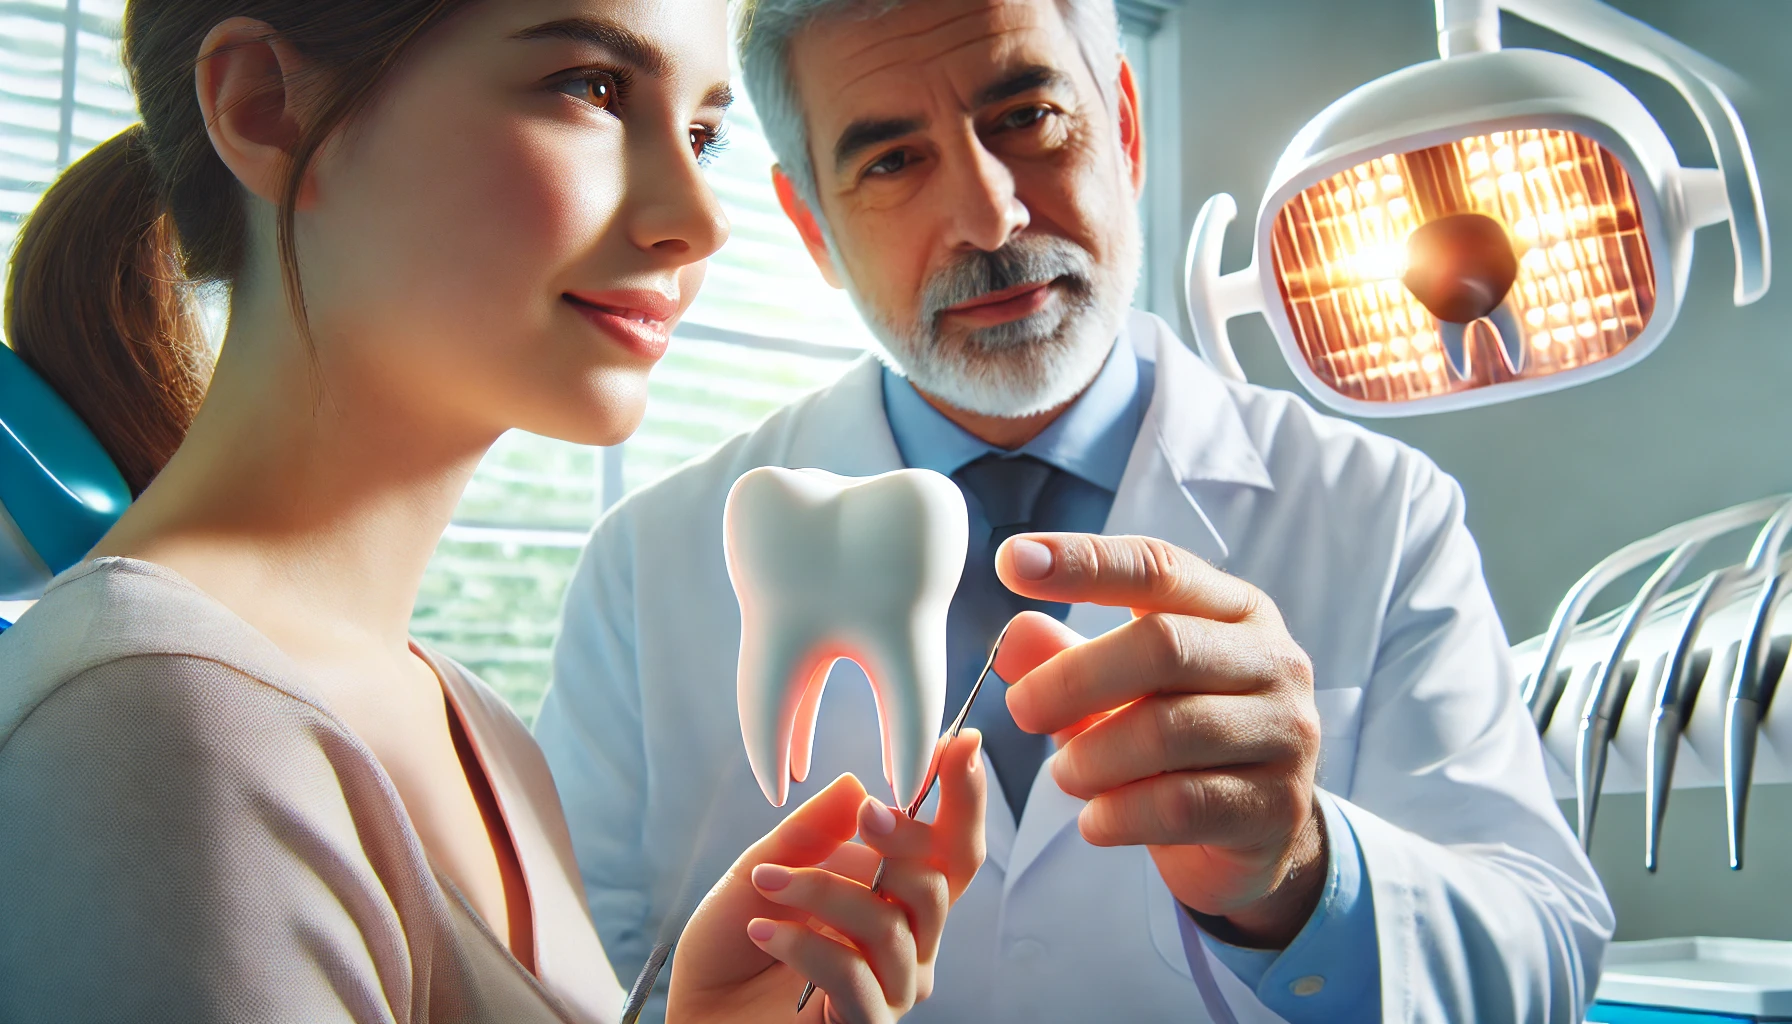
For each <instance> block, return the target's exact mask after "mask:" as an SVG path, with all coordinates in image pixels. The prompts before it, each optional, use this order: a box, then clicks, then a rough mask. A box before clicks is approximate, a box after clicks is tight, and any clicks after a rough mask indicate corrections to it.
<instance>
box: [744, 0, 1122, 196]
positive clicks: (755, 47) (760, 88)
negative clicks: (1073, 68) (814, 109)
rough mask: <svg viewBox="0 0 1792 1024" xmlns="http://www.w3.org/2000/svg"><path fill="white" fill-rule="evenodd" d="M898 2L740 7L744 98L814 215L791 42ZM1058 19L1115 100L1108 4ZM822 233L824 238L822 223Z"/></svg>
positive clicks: (1069, 4)
mask: <svg viewBox="0 0 1792 1024" xmlns="http://www.w3.org/2000/svg"><path fill="white" fill-rule="evenodd" d="M904 2H905V0H747V2H746V3H745V4H743V5H742V10H741V15H740V33H739V35H740V64H741V72H742V76H743V77H744V78H745V79H746V85H747V96H748V98H750V99H751V100H752V101H753V109H754V110H755V111H757V112H758V114H759V123H760V124H761V125H762V126H763V127H764V129H765V139H766V141H767V142H768V143H770V144H771V148H772V154H773V155H774V156H776V157H777V158H778V164H779V166H781V167H782V168H783V169H784V174H785V176H786V177H788V178H789V179H790V182H791V184H792V185H795V186H796V191H797V195H799V196H801V197H802V199H803V201H804V202H806V203H808V204H809V206H810V208H811V209H814V210H815V216H816V218H817V219H821V210H820V209H819V208H817V207H816V202H815V164H814V162H813V161H812V160H811V159H810V156H809V129H808V123H807V121H805V119H804V116H803V107H802V104H801V103H800V102H798V100H797V97H796V86H795V84H794V83H793V82H792V80H791V74H790V41H791V40H792V39H794V38H795V37H796V35H797V33H799V32H801V31H802V30H803V29H805V28H807V27H808V26H809V25H810V24H812V23H813V22H815V21H817V20H819V19H821V18H825V17H840V16H844V15H849V14H854V15H859V16H861V17H866V18H875V17H877V16H879V15H881V14H885V13H887V12H889V11H891V10H894V9H895V8H896V7H898V6H900V5H901V4H902V3H904ZM1055 2H1056V3H1057V5H1058V12H1059V14H1060V15H1062V16H1063V18H1064V23H1065V25H1066V26H1067V27H1068V28H1069V29H1070V34H1071V36H1072V37H1073V38H1074V39H1076V41H1077V46H1078V47H1079V48H1080V49H1081V50H1082V54H1083V61H1084V63H1086V64H1087V65H1088V67H1089V72H1090V74H1092V75H1093V76H1094V77H1095V84H1096V87H1097V88H1098V89H1100V90H1101V95H1102V99H1103V100H1104V101H1105V102H1107V103H1108V104H1109V105H1110V106H1112V105H1113V104H1114V103H1115V102H1116V101H1117V100H1118V93H1117V92H1116V90H1115V89H1114V83H1115V82H1116V81H1118V79H1119V77H1120V21H1119V16H1118V14H1117V13H1116V12H1115V9H1114V0H1055ZM822 229H823V230H824V231H826V230H827V225H826V222H825V220H823V221H822Z"/></svg>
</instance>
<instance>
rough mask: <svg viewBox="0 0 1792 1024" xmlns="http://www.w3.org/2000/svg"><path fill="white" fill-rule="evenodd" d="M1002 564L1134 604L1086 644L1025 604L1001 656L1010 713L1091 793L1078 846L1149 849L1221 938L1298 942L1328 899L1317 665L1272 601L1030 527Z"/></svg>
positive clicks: (1095, 596) (1059, 586)
mask: <svg viewBox="0 0 1792 1024" xmlns="http://www.w3.org/2000/svg"><path fill="white" fill-rule="evenodd" d="M996 571H997V573H998V574H999V575H1000V577H1001V579H1002V582H1003V583H1004V584H1006V585H1007V586H1008V588H1009V589H1011V590H1013V591H1014V592H1015V593H1018V594H1022V595H1025V596H1027V597H1033V598H1038V599H1041V600H1046V601H1066V602H1073V603H1074V602H1092V603H1094V604H1102V605H1113V606H1118V607H1125V608H1130V609H1132V612H1133V616H1134V618H1133V621H1132V622H1130V623H1127V624H1126V625H1125V626H1122V627H1120V628H1118V629H1115V630H1113V631H1112V632H1109V633H1107V634H1105V635H1103V636H1100V637H1097V638H1095V639H1094V640H1088V641H1084V640H1083V638H1082V637H1080V636H1078V635H1077V634H1076V633H1075V632H1073V631H1072V630H1070V629H1069V628H1067V627H1065V626H1064V625H1062V624H1060V623H1059V622H1057V621H1056V620H1055V619H1052V618H1051V617H1049V616H1046V615H1041V614H1039V613H1037V612H1025V613H1022V615H1020V616H1019V617H1017V618H1016V619H1015V621H1014V623H1013V624H1012V625H1011V626H1010V627H1009V631H1008V637H1007V639H1006V640H1005V641H1004V643H1003V647H1002V652H1001V654H1000V656H999V657H998V658H997V661H996V666H995V667H996V672H997V673H998V674H999V675H1001V677H1002V678H1003V679H1011V680H1015V682H1014V685H1013V686H1011V687H1010V688H1009V690H1008V708H1009V710H1010V711H1011V712H1012V713H1013V715H1014V721H1015V723H1016V724H1018V725H1019V726H1020V727H1021V728H1022V729H1025V730H1027V731H1028V732H1033V733H1050V734H1052V735H1053V736H1055V737H1056V739H1057V740H1058V743H1059V746H1060V748H1061V749H1060V750H1059V752H1058V754H1057V756H1056V757H1055V758H1054V759H1053V762H1052V777H1053V779H1055V780H1056V782H1057V783H1058V785H1059V787H1060V788H1062V789H1063V790H1064V792H1066V793H1068V794H1070V795H1071V796H1074V797H1077V798H1079V799H1083V800H1086V801H1088V806H1086V807H1084V808H1083V811H1082V815H1081V818H1080V820H1079V822H1078V824H1079V827H1080V828H1081V831H1082V834H1083V838H1084V839H1086V840H1088V841H1089V842H1090V843H1092V844H1094V845H1096V846H1127V845H1144V846H1147V847H1149V848H1150V851H1151V856H1152V859H1153V860H1155V861H1156V863H1157V868H1158V871H1159V872H1161V873H1162V875H1163V878H1164V881H1165V882H1166V883H1168V885H1169V888H1170V891H1171V892H1172V893H1174V894H1175V896H1176V898H1177V899H1178V900H1180V901H1181V902H1182V903H1183V904H1184V905H1185V906H1187V907H1189V908H1190V909H1192V910H1194V911H1196V912H1197V913H1199V914H1201V915H1205V916H1206V917H1207V918H1208V919H1209V920H1206V921H1203V924H1205V925H1208V926H1209V928H1210V930H1216V931H1217V932H1218V934H1219V937H1220V938H1221V939H1223V940H1226V941H1229V942H1233V943H1237V944H1240V945H1247V946H1257V947H1264V948H1280V947H1282V946H1285V945H1287V943H1288V942H1289V941H1291V940H1292V939H1293V938H1294V936H1295V935H1296V934H1298V933H1299V932H1300V929H1301V927H1302V926H1304V925H1305V924H1306V921H1307V918H1308V917H1310V916H1311V915H1312V912H1313V908H1314V907H1315V906H1316V905H1317V904H1318V900H1319V896H1320V892H1321V889H1322V888H1323V885H1324V881H1325V874H1326V871H1325V866H1326V842H1325V836H1324V833H1323V829H1322V828H1321V817H1320V813H1319V807H1318V804H1317V803H1316V802H1315V799H1314V793H1313V773H1314V769H1315V766H1316V765H1317V763H1318V758H1319V714H1318V711H1317V710H1316V709H1315V708H1314V705H1313V667H1312V662H1311V661H1310V660H1309V659H1308V658H1307V655H1306V652H1304V651H1302V650H1301V649H1300V647H1299V645H1297V644H1296V643H1295V642H1294V639H1293V637H1291V636H1289V635H1288V630H1287V627H1286V626H1284V625H1283V623H1282V617H1281V614H1280V613H1279V612H1277V610H1276V607H1275V605H1274V603H1273V602H1271V601H1270V599H1269V598H1268V597H1266V596H1265V595H1264V594H1263V592H1262V591H1260V590H1258V589H1257V588H1256V587H1253V586H1251V585H1250V584H1249V583H1246V582H1244V581H1243V580H1240V579H1237V578H1235V577H1232V576H1228V575H1227V574H1225V573H1224V572H1221V571H1220V570H1218V569H1215V568H1214V567H1213V566H1211V565H1209V564H1208V563H1207V562H1205V561H1203V560H1202V559H1200V558H1198V557H1196V556H1195V555H1192V554H1190V553H1188V552H1187V551H1184V550H1182V549H1181V548H1178V547H1175V546H1174V545H1171V544H1166V543H1164V542H1163V541H1159V540H1154V539H1151V538H1146V537H1096V536H1089V535H1086V534H1070V533H1059V534H1027V535H1024V536H1020V537H1015V538H1012V539H1010V540H1009V541H1008V542H1007V543H1005V544H1004V545H1003V546H1002V548H1001V550H1000V551H998V552H997V554H996ZM1213 919H1223V920H1224V924H1223V925H1222V924H1221V923H1220V922H1219V921H1216V920H1213ZM1228 931H1229V932H1230V934H1227V932H1228Z"/></svg>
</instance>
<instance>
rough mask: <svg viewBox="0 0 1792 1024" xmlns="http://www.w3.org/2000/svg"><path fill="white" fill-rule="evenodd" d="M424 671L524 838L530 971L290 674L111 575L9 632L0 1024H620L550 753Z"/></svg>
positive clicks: (1, 694)
mask: <svg viewBox="0 0 1792 1024" xmlns="http://www.w3.org/2000/svg"><path fill="white" fill-rule="evenodd" d="M421 653H424V654H425V656H426V657H427V658H428V660H429V661H430V663H431V664H432V665H433V666H434V668H435V669H436V672H437V674H438V675H439V676H440V677H441V679H442V689H443V692H444V693H445V694H446V695H447V699H448V704H449V706H450V707H451V708H452V709H453V711H454V712H455V713H456V714H457V715H458V716H459V718H460V722H461V725H462V727H463V728H464V729H465V731H466V734H467V736H468V738H469V740H470V741H471V745H472V747H473V749H474V751H475V752H476V754H477V756H478V761H479V763H480V765H481V767H483V769H484V770H485V774H486V776H487V778H488V780H489V782H490V785H491V790H492V792H493V794H494V795H495V797H496V799H497V803H498V807H499V809H500V810H501V812H502V814H503V817H504V821H505V823H506V824H507V825H508V827H509V830H510V836H511V840H512V842H513V843H514V845H515V847H516V854H517V859H518V860H519V862H520V863H521V866H522V873H523V878H524V881H525V883H526V884H527V887H528V892H529V906H530V909H531V911H532V912H533V914H534V925H535V951H534V952H535V964H536V968H537V972H536V974H534V975H531V974H530V973H529V972H528V971H527V970H525V969H523V967H522V966H521V965H520V964H518V963H517V961H516V960H515V959H514V958H513V957H512V956H511V955H510V952H509V950H508V949H507V948H506V947H505V945H504V944H503V943H502V942H501V941H499V940H498V939H497V938H496V937H495V936H494V935H493V934H492V932H491V931H490V930H488V929H487V927H486V926H485V924H484V922H482V921H480V919H479V917H478V915H477V914H476V913H474V911H473V910H472V908H471V907H470V906H468V904H467V902H466V900H465V899H463V898H462V897H461V896H460V894H459V892H458V891H457V890H456V889H455V887H454V886H453V884H452V883H451V882H449V880H448V879H447V878H446V877H445V876H443V875H441V874H439V873H437V872H436V871H434V870H433V869H432V868H431V866H430V863H429V860H428V858H427V856H426V855H425V853H424V850H423V845H422V843H421V841H420V840H419V839H418V837H417V832H416V830H415V829H414V828H413V827H412V825H411V821H410V818H409V817H408V816H407V815H406V813H405V809H404V806H403V804H402V803H400V801H399V797H398V792H397V790H395V789H394V788H393V785H392V781H391V780H390V779H389V778H387V776H386V773H385V771H384V770H383V769H382V768H381V767H380V765H379V763H378V762H377V761H375V760H374V757H373V754H372V753H371V752H370V751H369V750H368V749H367V748H366V747H365V746H364V745H362V743H361V741H360V740H359V739H357V738H356V737H355V735H354V734H353V733H352V732H350V731H349V730H348V728H347V727H346V726H345V725H343V723H342V722H341V721H339V720H338V719H337V718H336V717H335V716H333V715H332V714H331V713H330V711H329V709H328V708H326V707H325V706H324V705H323V704H322V703H321V702H319V701H318V700H317V698H316V697H315V696H314V695H312V694H311V693H310V692H309V691H308V690H307V688H306V685H305V681H304V680H303V679H301V678H299V677H298V672H297V668H296V666H294V665H293V663H292V662H291V660H290V659H288V658H286V657H285V655H283V654H282V653H281V652H280V651H279V649H278V648H276V647H275V646H274V645H273V643H272V642H271V641H270V640H268V639H267V638H266V637H265V636H263V635H262V634H260V633H259V632H257V631H256V630H255V629H253V628H252V627H251V626H249V624H248V623H246V622H244V621H243V620H242V619H240V618H238V617H237V616H235V615H234V614H232V613H231V612H230V611H228V610H227V609H225V608H224V606H222V605H220V604H218V603H217V602H216V601H214V600H212V599H211V598H210V597H208V596H207V595H206V594H205V593H204V592H202V591H200V590H199V589H198V588H197V587H194V586H193V585H191V584H189V583H187V582H186V581H185V580H183V579H182V578H181V577H180V576H178V575H176V574H175V573H174V572H172V571H170V570H168V569H165V568H162V567H161V566H157V565H153V564H150V563H147V562H140V561H135V560H131V559H122V558H101V559H96V560H94V561H92V562H88V563H85V564H83V565H81V566H78V567H76V568H74V569H71V570H70V571H69V572H67V573H65V574H64V575H62V576H61V577H60V578H58V579H57V580H56V582H55V583H54V584H52V585H51V588H50V590H49V592H48V593H47V594H46V595H45V596H44V599H43V600H42V601H40V602H39V603H38V604H37V606H36V607H34V608H33V609H32V610H31V611H30V612H29V613H27V614H26V615H25V616H24V618H23V619H21V620H20V621H19V623H18V624H17V625H16V626H14V627H13V628H11V629H9V630H7V631H6V632H5V633H0V1022H13V1021H20V1022H26V1021H30V1022H36V1021H63V1020H66V1021H94V1022H99V1021H129V1022H133V1024H137V1022H150V1021H181V1022H209V1021H219V1022H223V1021H232V1022H235V1021H293V1022H307V1024H315V1022H334V1021H356V1022H363V1021H365V1022H373V1021H394V1022H396V1021H407V1022H425V1021H428V1022H443V1021H493V1022H505V1024H509V1022H517V1024H533V1022H538V1021H539V1022H574V1024H589V1022H596V1021H610V1020H613V1019H614V1018H615V1017H616V1015H617V1014H618V1013H619V1011H620V1008H621V1005H622V999H623V993H622V990H621V988H620V986H619V985H618V984H617V982H616V977H615V974H614V973H613V972H612V971H611V969H610V965H609V962H608V961H607V960H606V959H605V957H604V952H603V949H602V947H601V946H600V945H599V943H598V940H597V935H596V933H595V932H594V931H593V929H592V927H591V922H590V920H589V918H588V917H587V916H586V911H585V901H584V894H583V891H582V889H581V887H580V883H579V874H578V869H577V867H576V866H575V864H574V862H573V854H572V844H571V840H570V838H569V837H568V835H567V830H566V823H565V821H564V819H563V818H562V816H561V812H560V802H559V798H558V796H557V795H556V794H555V791H554V784H553V780H552V779H551V778H550V777H549V775H548V768H547V764H546V763H545V762H544V761H543V760H542V757H541V752H540V751H539V750H538V749H537V748H536V746H535V742H534V740H533V739H532V738H530V736H529V733H528V731H527V730H526V729H525V727H524V726H523V724H522V723H521V722H520V721H518V720H517V718H516V716H515V715H513V714H511V712H510V710H509V709H508V708H507V707H506V706H505V705H504V703H503V701H502V700H500V699H499V698H498V697H497V696H496V695H495V694H494V693H492V691H491V690H490V689H488V688H487V687H486V686H485V685H484V684H482V683H480V682H479V680H478V679H476V678H475V677H473V675H472V674H471V673H469V672H467V671H465V670H464V669H461V668H460V667H459V666H457V665H455V664H454V663H453V662H451V661H449V660H447V659H446V658H442V657H440V656H429V655H428V654H427V652H421Z"/></svg>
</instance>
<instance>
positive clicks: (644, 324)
mask: <svg viewBox="0 0 1792 1024" xmlns="http://www.w3.org/2000/svg"><path fill="white" fill-rule="evenodd" d="M561 297H562V298H564V299H565V300H566V301H567V303H568V304H569V305H571V306H572V308H573V309H575V310H577V311H578V313H579V315H580V316H582V317H584V318H585V320H586V321H587V322H588V323H590V324H591V326H593V327H596V328H597V329H598V330H600V331H602V332H604V333H605V334H607V335H609V336H610V337H611V338H612V339H614V340H615V341H617V342H618V343H620V344H621V345H622V346H623V347H624V348H626V349H628V350H629V351H630V352H633V353H635V354H636V355H638V356H641V357H642V358H644V359H653V360H658V359H659V358H660V357H661V356H663V355H665V354H666V349H667V347H669V346H670V345H671V344H672V317H673V315H674V314H675V313H676V311H677V308H678V304H677V302H675V301H673V300H671V299H667V298H666V297H664V296H662V295H659V294H658V293H656V292H644V293H639V294H629V295H614V296H611V295H602V296H597V295H591V296H586V295H573V294H572V293H570V292H568V293H567V294H565V295H563V296H561ZM605 300H608V301H605Z"/></svg>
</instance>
